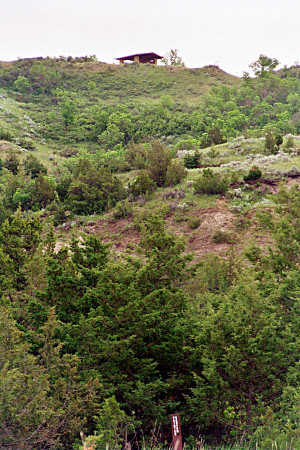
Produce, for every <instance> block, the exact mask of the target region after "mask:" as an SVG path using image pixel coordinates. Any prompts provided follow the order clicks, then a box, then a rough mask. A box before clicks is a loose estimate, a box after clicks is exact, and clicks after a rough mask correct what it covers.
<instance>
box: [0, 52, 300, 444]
mask: <svg viewBox="0 0 300 450" xmlns="http://www.w3.org/2000/svg"><path fill="white" fill-rule="evenodd" d="M299 111H300V68H299V67H298V66H293V67H290V68H285V69H283V70H281V71H278V72H274V71H272V70H266V71H265V70H264V71H263V72H261V73H258V74H257V76H256V77H254V78H250V77H249V76H246V75H245V77H244V78H243V79H240V78H237V77H234V76H231V75H229V74H226V73H225V72H224V71H222V70H221V69H220V68H218V67H216V66H207V67H204V68H199V69H187V68H182V67H172V66H167V67H162V66H161V67H160V66H158V67H156V66H152V65H140V64H135V63H134V64H126V65H124V66H117V65H109V64H105V63H101V62H98V61H95V60H94V58H92V57H83V58H71V57H70V58H64V57H60V58H57V59H51V58H46V59H43V58H35V59H32V60H18V61H15V62H10V63H6V62H2V63H0V255H1V261H2V265H1V268H0V287H1V306H2V308H1V309H0V346H1V348H0V350H1V351H0V430H1V431H0V447H1V448H3V449H5V448H10V449H12V448H14V449H16V450H19V449H20V448H21V447H20V446H21V445H22V448H24V450H27V449H28V450H29V449H32V448H34V449H36V450H39V449H49V450H50V449H53V450H54V449H55V450H56V449H59V448H64V449H70V450H71V449H75V448H76V449H79V448H82V447H81V445H82V444H83V442H82V439H83V440H84V439H85V438H82V439H81V438H80V436H81V435H80V432H81V431H83V432H84V435H85V436H88V437H87V438H86V439H85V445H88V444H91V445H92V446H93V448H94V449H95V450H96V449H102V448H105V447H106V448H107V447H108V448H128V443H130V445H131V447H132V448H133V449H139V448H145V449H146V448H147V449H148V448H149V449H150V448H151V449H154V448H159V449H166V448H168V447H169V444H168V443H169V442H170V439H171V437H170V430H169V414H171V413H174V412H180V414H181V421H182V430H183V437H184V442H185V448H186V449H191V450H192V449H199V448H200V449H205V450H206V449H207V450H208V449H221V448H226V449H227V448H228V449H229V448H232V447H233V446H235V448H237V449H240V450H245V449H249V450H250V449H257V448H259V449H269V448H271V447H272V448H273V447H276V448H278V449H283V448H285V449H290V450H296V449H297V448H299V445H300V443H299V434H298V422H297V420H298V419H297V418H298V405H297V402H298V391H297V389H298V386H299V385H298V382H297V377H298V375H299V370H298V366H297V358H298V356H299V355H298V352H299V348H300V346H299V337H298V335H297V329H298V328H299V315H298V307H299V298H300V296H299V287H300V277H299V262H300V261H299V250H300V249H299V210H300V208H299V200H300V197H299V176H300V115H299ZM17 397H18V399H19V402H17V403H16V402H15V398H17Z"/></svg>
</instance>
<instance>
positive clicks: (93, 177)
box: [68, 167, 125, 214]
mask: <svg viewBox="0 0 300 450" xmlns="http://www.w3.org/2000/svg"><path fill="white" fill-rule="evenodd" d="M123 198H125V189H124V188H123V186H122V183H121V181H120V180H119V179H118V178H117V177H115V176H114V175H112V174H111V173H110V172H109V171H106V170H103V171H101V172H98V171H97V170H95V169H92V168H88V167H87V168H85V169H84V172H81V173H79V174H78V175H77V176H76V177H75V178H74V179H73V180H72V182H71V184H70V187H69V194H68V203H69V206H70V209H71V210H72V211H73V212H75V213H76V214H93V213H95V212H96V213H100V212H103V211H105V210H107V209H109V208H110V207H112V206H114V205H115V204H116V203H117V202H118V201H120V200H122V199H123Z"/></svg>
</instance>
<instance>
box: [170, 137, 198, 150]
mask: <svg viewBox="0 0 300 450" xmlns="http://www.w3.org/2000/svg"><path fill="white" fill-rule="evenodd" d="M197 147H198V148H199V141H197V139H192V138H190V139H182V140H180V141H179V142H177V144H176V145H175V146H174V149H173V150H174V151H177V150H192V149H196V148H197Z"/></svg>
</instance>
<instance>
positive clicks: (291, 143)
mask: <svg viewBox="0 0 300 450" xmlns="http://www.w3.org/2000/svg"><path fill="white" fill-rule="evenodd" d="M293 147H294V139H293V138H292V137H291V136H289V137H288V138H287V139H286V141H285V143H284V149H289V148H293Z"/></svg>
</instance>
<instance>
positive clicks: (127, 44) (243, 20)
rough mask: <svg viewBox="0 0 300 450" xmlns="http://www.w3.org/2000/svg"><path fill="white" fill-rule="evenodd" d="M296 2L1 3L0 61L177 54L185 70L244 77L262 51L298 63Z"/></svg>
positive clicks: (299, 37) (42, 0)
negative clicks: (213, 68) (213, 69)
mask: <svg viewBox="0 0 300 450" xmlns="http://www.w3.org/2000/svg"><path fill="white" fill-rule="evenodd" d="M299 19H300V0H0V60H2V61H11V60H14V59H18V58H28V57H35V56H60V55H64V56H68V55H71V56H84V55H93V54H95V55H96V56H97V58H98V59H99V60H100V61H104V62H107V63H113V62H116V61H114V58H117V57H119V56H125V55H130V54H132V53H146V52H151V51H154V52H156V53H158V54H160V55H162V56H164V55H165V54H166V53H167V52H168V51H169V50H170V49H175V48H176V49H178V50H179V54H180V56H181V57H182V59H183V61H184V62H185V64H186V66H187V67H203V66H204V65H208V64H217V65H219V66H220V68H221V69H223V70H225V71H226V72H229V73H231V74H233V75H242V72H243V71H247V70H249V68H248V65H249V64H250V63H251V62H252V61H255V60H256V59H257V58H258V57H259V55H260V54H265V55H267V56H269V57H272V58H277V59H278V60H279V61H280V62H281V63H282V64H287V65H288V66H290V65H292V64H294V63H295V61H297V60H298V61H299V59H300V27H299Z"/></svg>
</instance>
